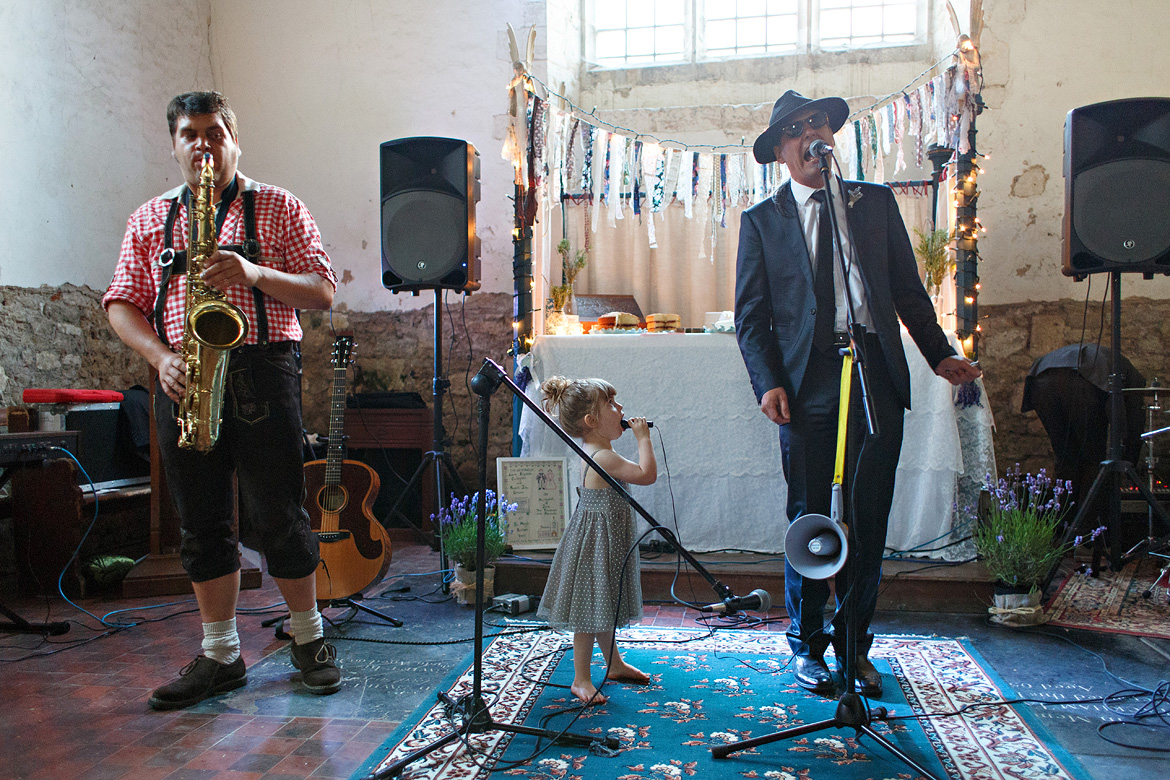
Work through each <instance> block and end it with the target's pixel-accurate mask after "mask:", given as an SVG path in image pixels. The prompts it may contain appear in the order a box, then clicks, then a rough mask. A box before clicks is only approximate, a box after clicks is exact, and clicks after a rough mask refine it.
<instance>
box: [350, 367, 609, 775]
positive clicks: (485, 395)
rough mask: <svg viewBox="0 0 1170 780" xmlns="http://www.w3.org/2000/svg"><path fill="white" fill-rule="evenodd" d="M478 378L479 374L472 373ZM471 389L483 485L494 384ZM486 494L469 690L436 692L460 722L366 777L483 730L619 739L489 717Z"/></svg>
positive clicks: (568, 740)
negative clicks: (476, 405)
mask: <svg viewBox="0 0 1170 780" xmlns="http://www.w3.org/2000/svg"><path fill="white" fill-rule="evenodd" d="M476 379H479V375H478V374H477V375H476ZM471 389H472V390H473V391H475V393H476V394H477V395H479V482H480V485H487V461H488V428H489V425H490V422H491V394H492V392H494V391H495V389H496V385H495V384H491V385H490V387H489V386H486V385H484V384H482V383H480V382H477V381H476V380H472V384H471ZM486 501H487V497H486V495H485V494H484V491H482V490H481V491H480V492H479V501H478V504H477V507H476V521H477V528H476V543H475V557H476V566H475V571H476V581H475V652H474V654H473V662H472V667H471V669H472V672H471V693H469V694H467V695H466V696H464V697H462V698H461V699H459V700H458V701H455V700H454V699H452V698H451V697H450V696H448V695H447V694H446V692H444V691H439V701H441V702H443V705H444V707H445V708H446V710H447V716H448V717H449V718H450V719H451V720H452V721H455V720H456V719H457V718H458V719H460V720H461V721H462V722H461V723H460V725H459V726H457V727H456V728H455V729H454V730H453V731H451V733H450V734H446V735H444V736H442V737H439V739H437V740H435V741H434V742H432V743H430V744H429V745H426V746H424V747H421V748H419V749H418V750H416V751H414V752H413V753H411V754H410V755H408V756H405V757H404V758H402V759H399V760H398V761H395V762H394V763H393V764H391V765H390V766H388V767H386V768H385V769H382V770H380V771H378V772H375V773H374V774H372V775H370V777H369V779H368V780H383V778H389V777H399V776H400V775H401V774H402V771H403V770H404V769H406V767H408V766H409V765H411V764H413V763H414V762H415V761H417V760H419V759H420V758H423V757H424V756H426V755H427V754H429V753H431V752H433V751H435V750H438V749H439V748H441V747H443V746H444V745H447V744H449V743H451V742H454V741H455V740H457V739H458V740H462V739H463V738H464V737H466V736H467V735H469V734H482V733H484V732H487V731H502V732H504V733H506V734H526V735H528V736H531V737H541V738H544V739H549V740H553V741H555V742H556V743H559V744H567V745H579V746H588V745H592V744H593V743H594V742H600V743H602V744H604V745H605V746H606V747H608V748H611V749H616V748H617V747H618V745H619V742H618V740H617V738H616V737H593V736H586V735H584V734H573V733H571V732H567V731H566V732H564V733H562V732H559V731H553V730H550V729H537V728H532V727H530V726H522V725H518V724H515V723H500V722H499V721H497V720H495V719H494V718H492V713H491V710H489V709H488V706H487V703H486V702H485V701H484V698H483V610H484V604H483V569H484V543H485V534H486V531H485V525H486V518H487V508H486Z"/></svg>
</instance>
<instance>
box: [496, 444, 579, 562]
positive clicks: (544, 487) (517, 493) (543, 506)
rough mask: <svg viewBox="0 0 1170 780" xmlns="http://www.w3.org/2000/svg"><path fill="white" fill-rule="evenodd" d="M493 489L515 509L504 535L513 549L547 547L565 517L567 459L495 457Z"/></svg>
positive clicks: (560, 531) (552, 544)
mask: <svg viewBox="0 0 1170 780" xmlns="http://www.w3.org/2000/svg"><path fill="white" fill-rule="evenodd" d="M496 488H497V489H496V492H497V493H500V494H502V495H503V496H504V500H505V501H507V502H508V503H509V504H517V505H518V506H517V509H516V511H515V512H512V513H510V514H509V515H508V525H507V528H506V529H505V538H506V540H507V542H508V544H510V545H512V548H513V549H515V550H551V549H554V548H555V547H556V546H557V544H558V543H559V542H560V541H561V534H563V533H564V531H565V523H567V522H568V520H569V464H568V458H496Z"/></svg>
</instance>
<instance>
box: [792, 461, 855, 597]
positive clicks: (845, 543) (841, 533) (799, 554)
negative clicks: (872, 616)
mask: <svg viewBox="0 0 1170 780" xmlns="http://www.w3.org/2000/svg"><path fill="white" fill-rule="evenodd" d="M829 513H830V515H831V516H830V517H825V516H824V515H818V514H807V515H801V516H800V517H798V518H796V519H795V520H793V521H792V523H791V524H790V525H789V526H788V532H787V533H786V534H784V557H785V558H787V559H788V562H789V563H790V564H792V568H793V569H796V573H797V574H799V575H800V576H802V577H808V578H809V579H813V580H827V579H828V578H829V577H832V576H833V575H834V574H836V573H837V572H839V571H840V570H841V567H842V566H844V565H845V559H846V557H847V556H848V555H849V535H848V529H847V528H846V527H845V525H844V524H842V523H841V522H840V518H841V485H840V484H836V483H835V484H834V485H833V495H832V503H831V504H830V509H829Z"/></svg>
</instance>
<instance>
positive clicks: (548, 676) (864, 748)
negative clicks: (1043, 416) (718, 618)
mask: <svg viewBox="0 0 1170 780" xmlns="http://www.w3.org/2000/svg"><path fill="white" fill-rule="evenodd" d="M619 636H620V637H624V638H625V639H627V640H629V641H624V642H622V644H621V647H622V654H623V657H624V658H625V659H626V660H627V661H628V662H629V663H631V664H633V665H634V666H637V667H638V668H640V669H642V670H643V671H645V672H647V673H648V674H650V675H651V684H650V685H647V686H633V685H619V684H614V683H610V684H608V685H606V686H605V693H606V695H607V696H608V697H609V701H608V702H607V703H606V704H604V705H602V706H597V707H589V708H586V709H585V710H583V711H580V717H579V718H578V719H577V720H576V721H575V722H572V723H571V722H570V721H571V720H572V717H573V716H572V714H569V715H558V716H556V717H553V718H552V719H551V720H550V721H549V722H548V723H547V724H545V723H542V719H543V718H544V717H545V716H546V715H548V714H550V713H553V712H556V711H557V710H559V709H561V708H564V707H566V706H568V705H571V704H572V700H571V695H570V693H569V691H568V689H567V686H568V683H569V682H571V681H572V676H573V670H572V652H571V650H570V649H569V648H570V647H571V640H570V637H569V636H568V635H561V634H556V633H552V632H548V631H541V632H535V633H530V634H522V635H512V636H506V637H500V638H497V639H496V640H495V641H494V642H492V643H491V644H490V645H489V646H488V647H487V648H486V649H485V651H484V660H483V669H484V677H483V680H484V683H483V685H484V695H485V698H487V699H489V704H490V706H491V712H492V716H493V718H494V719H495V720H496V721H497V722H503V723H524V724H525V725H528V726H535V727H542V726H545V727H548V728H553V729H558V730H559V729H563V728H569V729H570V730H571V731H573V732H575V733H578V734H588V735H594V736H597V737H604V736H607V735H608V736H612V737H615V738H616V739H617V741H618V743H619V745H620V747H619V748H618V750H617V753H616V755H600V754H598V753H597V752H591V751H590V750H589V749H588V748H584V747H581V748H578V747H566V746H563V745H553V746H550V747H547V749H545V750H544V751H543V752H541V753H540V754H539V755H538V756H536V757H532V758H531V760H530V761H529V762H527V763H516V762H520V761H523V760H524V759H526V758H529V757H530V756H532V754H533V753H534V752H536V750H537V749H538V746H537V741H536V739H535V738H533V737H530V736H512V735H508V734H504V733H503V732H500V731H496V730H492V731H488V732H484V733H480V734H474V735H472V736H471V737H470V738H469V739H468V740H467V744H464V742H462V741H460V740H454V741H452V742H451V743H449V744H447V745H445V746H443V747H441V748H439V749H437V750H434V751H431V752H429V753H427V754H426V755H425V757H422V758H420V759H418V760H417V761H415V762H414V763H412V764H410V765H408V766H407V767H406V768H405V769H404V771H403V772H402V774H401V777H402V778H403V780H420V779H421V778H443V780H447V778H466V779H468V780H482V779H483V778H486V777H487V775H488V774H489V773H492V772H494V773H495V774H497V775H499V776H505V777H515V778H524V779H525V780H537V779H539V780H583V779H584V778H589V780H595V779H596V780H603V779H604V780H610V779H612V780H676V779H679V780H681V778H685V777H698V778H703V779H704V780H707V779H708V778H714V779H715V780H719V779H720V778H736V779H737V780H738V779H739V778H759V779H760V780H846V779H847V780H886V779H887V778H896V779H897V780H914V779H915V778H917V777H918V776H919V775H918V773H917V772H915V771H914V770H912V769H911V768H910V767H909V766H908V765H907V764H905V763H903V762H901V761H900V760H899V759H897V758H895V757H894V756H893V755H892V754H890V753H889V752H888V751H886V750H885V749H884V748H882V747H881V746H879V745H877V744H875V743H874V742H873V741H872V740H869V739H866V738H862V739H861V740H858V739H857V738H856V737H855V735H854V732H853V730H852V729H836V728H833V729H827V730H824V731H818V732H813V733H810V734H807V735H804V736H802V737H796V738H789V739H785V740H780V741H776V742H772V743H770V744H766V745H761V746H759V747H756V748H754V749H750V750H746V751H742V752H739V753H735V754H733V755H731V756H730V757H728V758H726V759H722V760H715V759H713V758H712V756H711V753H710V748H711V746H712V745H717V744H721V743H729V742H733V741H737V740H741V739H744V738H747V737H749V736H760V735H765V734H770V733H772V732H775V731H777V730H779V729H784V728H788V727H792V726H797V725H801V724H805V723H812V722H816V721H820V720H824V719H827V718H831V717H832V716H833V711H834V709H835V706H836V702H834V701H831V700H829V699H826V698H823V697H820V696H815V695H813V694H811V693H808V692H806V691H804V690H803V689H801V688H799V687H797V686H796V685H795V684H794V683H793V679H792V675H791V673H790V672H789V671H788V668H787V663H788V661H789V658H790V656H789V651H788V647H787V642H786V641H785V639H784V635H783V634H781V633H778V632H763V631H748V630H721V631H718V632H716V633H714V634H713V635H712V634H708V633H707V632H705V631H701V630H690V629H668V628H658V627H634V628H630V629H627V630H625V631H624V632H622V633H621V634H620V635H619ZM870 655H871V658H873V660H874V662H875V664H876V665H877V666H878V668H879V670H880V671H881V672H882V674H883V679H884V685H885V693H884V695H883V696H882V698H881V700H880V701H878V700H873V701H872V705H873V706H883V707H886V708H887V709H888V710H890V711H891V713H892V714H893V715H895V716H898V717H899V718H902V719H891V720H889V721H875V722H874V724H873V728H874V729H875V730H876V731H878V732H879V733H881V734H882V735H883V736H885V737H886V739H888V740H890V741H891V742H892V743H893V744H895V745H896V746H897V747H898V748H899V749H900V750H902V751H904V752H905V753H906V754H907V755H909V756H911V757H912V758H913V759H914V760H915V761H917V762H919V763H920V764H922V765H923V766H924V767H926V768H927V769H929V770H930V771H931V772H932V773H934V774H935V776H936V777H939V778H947V779H948V780H968V779H969V780H1006V779H1007V778H1013V779H1015V780H1021V779H1023V780H1032V779H1035V780H1039V779H1040V778H1045V779H1046V780H1057V779H1059V778H1077V777H1083V776H1084V775H1083V773H1082V770H1081V769H1080V767H1079V765H1078V764H1077V762H1076V761H1075V759H1073V758H1072V757H1071V756H1070V755H1068V754H1067V753H1066V752H1064V751H1063V749H1061V748H1059V747H1058V746H1055V743H1053V742H1052V740H1051V739H1050V738H1049V737H1048V736H1047V733H1046V731H1045V730H1044V729H1043V727H1041V726H1040V725H1039V724H1038V722H1037V721H1036V719H1035V718H1034V717H1033V716H1032V714H1031V712H1030V711H1029V710H1028V708H1027V707H1012V706H1008V705H1002V704H993V705H992V706H987V707H976V708H974V709H973V710H971V711H969V712H968V713H967V714H966V715H965V716H942V715H941V714H942V713H951V712H954V711H955V710H957V709H959V708H962V707H963V706H965V705H969V704H976V703H993V702H1000V701H1002V700H1004V699H1010V698H1013V693H1012V692H1011V691H1010V690H1008V689H1007V687H1006V685H1005V683H1003V681H1002V680H1000V679H999V678H998V677H997V676H996V675H995V674H994V673H993V672H991V671H990V670H989V669H987V668H986V665H985V664H983V663H982V661H981V659H980V658H979V657H978V656H977V655H976V654H975V652H974V651H973V650H972V649H971V647H970V646H969V644H968V643H967V642H965V641H963V640H956V639H940V638H934V637H912V636H879V637H878V638H877V640H876V642H875V644H874V647H873V650H872V652H871V653H870ZM600 660H601V656H600V655H599V654H598V655H596V656H595V659H594V667H593V668H594V679H597V678H598V677H599V676H600V675H601V674H602V667H601V666H600ZM469 666H470V664H469ZM471 684H472V670H471V669H470V668H465V669H464V670H462V671H457V672H456V673H454V674H452V675H451V676H450V677H448V679H447V680H445V681H444V682H443V683H442V684H441V686H440V688H439V690H442V691H446V692H448V694H449V695H450V697H451V698H452V699H453V700H455V701H459V699H460V697H462V696H463V695H465V694H466V693H467V692H469V691H470V690H471ZM432 702H433V703H432ZM915 716H918V717H915ZM450 732H451V719H450V716H449V714H448V713H447V712H446V711H445V707H444V706H443V705H442V704H440V703H438V702H437V700H436V699H434V698H432V700H431V702H427V703H424V704H423V705H422V706H420V707H419V708H418V710H416V711H415V713H414V715H412V716H411V717H410V718H408V719H407V720H406V721H404V722H403V724H402V726H401V727H400V728H399V729H398V730H397V731H396V732H395V733H394V734H392V735H391V736H390V737H389V738H388V739H387V740H386V742H385V743H384V744H383V745H382V746H381V747H380V748H379V749H378V750H377V751H375V752H374V754H373V755H372V756H371V757H370V759H369V760H368V761H367V762H366V763H365V764H364V765H363V766H362V767H361V768H359V770H358V771H357V772H356V773H355V774H354V775H353V776H352V777H353V778H355V779H356V778H363V777H368V776H370V775H371V774H373V773H376V772H378V771H380V770H381V769H384V768H385V767H386V766H389V765H391V764H393V763H394V762H396V761H398V760H400V759H401V758H403V757H404V756H406V755H409V754H410V753H412V752H413V751H416V750H418V749H420V748H422V747H424V746H427V745H431V744H432V743H434V742H435V741H436V740H437V739H439V738H441V737H443V736H444V735H446V734H449V733H450ZM1046 743H1048V744H1046ZM545 746H547V742H545V743H542V744H541V746H540V747H545ZM468 747H471V748H473V749H474V752H470V751H469V750H468ZM598 752H601V751H598Z"/></svg>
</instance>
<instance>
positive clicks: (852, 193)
mask: <svg viewBox="0 0 1170 780" xmlns="http://www.w3.org/2000/svg"><path fill="white" fill-rule="evenodd" d="M859 200H861V187H854V188H853V189H851V190H849V208H853V204H854V203H856V202H857V201H859Z"/></svg>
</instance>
